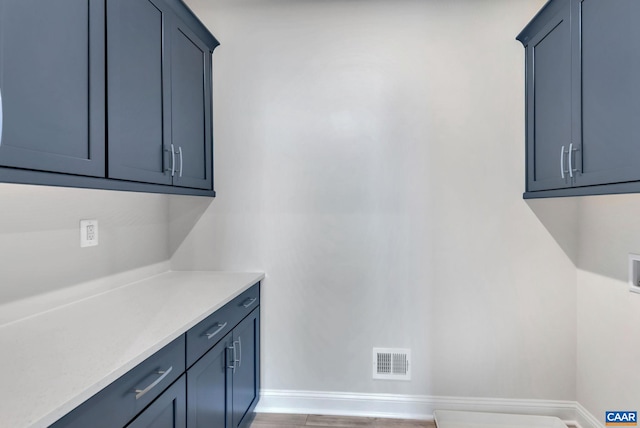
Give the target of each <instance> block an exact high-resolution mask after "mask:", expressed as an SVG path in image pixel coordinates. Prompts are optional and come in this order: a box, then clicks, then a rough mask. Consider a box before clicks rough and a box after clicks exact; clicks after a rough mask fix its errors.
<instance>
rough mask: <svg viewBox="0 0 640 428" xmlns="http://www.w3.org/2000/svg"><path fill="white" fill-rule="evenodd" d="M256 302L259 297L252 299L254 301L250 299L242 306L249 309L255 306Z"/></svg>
mask: <svg viewBox="0 0 640 428" xmlns="http://www.w3.org/2000/svg"><path fill="white" fill-rule="evenodd" d="M256 300H258V298H257V297H254V298H252V299H248V300H247V301H245V302H244V303H243V304H242V306H244V307H245V308H248V307H249V306H251V305H253V304H254V303H255V302H256Z"/></svg>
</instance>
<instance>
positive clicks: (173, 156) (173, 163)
mask: <svg viewBox="0 0 640 428" xmlns="http://www.w3.org/2000/svg"><path fill="white" fill-rule="evenodd" d="M164 151H165V152H168V151H169V150H167V149H165V150H164ZM165 171H171V176H172V177H173V176H174V175H176V154H175V152H174V150H173V144H172V145H171V168H167V169H165Z"/></svg>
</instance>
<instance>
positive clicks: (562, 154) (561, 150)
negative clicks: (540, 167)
mask: <svg viewBox="0 0 640 428" xmlns="http://www.w3.org/2000/svg"><path fill="white" fill-rule="evenodd" d="M565 153H566V152H565V151H564V146H562V148H560V176H561V177H562V179H563V180H564V154H565Z"/></svg>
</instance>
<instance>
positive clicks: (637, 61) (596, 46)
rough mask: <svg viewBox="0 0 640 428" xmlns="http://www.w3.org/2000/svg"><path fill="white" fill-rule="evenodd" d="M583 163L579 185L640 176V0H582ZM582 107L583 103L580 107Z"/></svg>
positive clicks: (578, 32) (577, 12)
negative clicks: (638, 47) (639, 166)
mask: <svg viewBox="0 0 640 428" xmlns="http://www.w3.org/2000/svg"><path fill="white" fill-rule="evenodd" d="M574 16H576V17H578V19H580V25H579V26H578V25H576V26H574V27H575V28H574V39H575V40H578V42H579V43H580V46H578V47H577V49H575V51H576V52H578V54H580V53H581V56H582V57H581V58H580V57H579V56H578V57H577V61H580V60H581V66H582V67H581V74H579V75H578V76H576V80H577V81H578V82H579V81H580V79H581V85H580V86H578V87H579V88H581V95H582V105H581V110H582V120H581V123H582V129H581V131H582V165H581V166H580V170H581V174H580V175H579V176H578V179H577V180H576V184H577V185H579V186H587V185H594V184H607V183H619V182H625V181H636V180H640V168H638V160H639V159H640V125H639V123H638V119H639V118H640V85H638V76H640V55H639V54H638V49H637V46H636V44H637V42H638V41H640V25H638V17H640V1H638V0H615V1H602V0H583V1H581V0H578V1H575V2H574ZM580 36H581V37H580ZM579 109H580V107H579V108H578V111H580V110H579Z"/></svg>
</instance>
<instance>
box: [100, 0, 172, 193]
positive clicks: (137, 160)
mask: <svg viewBox="0 0 640 428" xmlns="http://www.w3.org/2000/svg"><path fill="white" fill-rule="evenodd" d="M166 9H167V7H166V5H165V4H164V3H163V2H161V1H159V0H108V1H107V60H108V61H107V64H108V65H107V76H108V79H109V87H108V100H109V102H108V114H109V116H108V117H109V177H111V178H117V179H123V180H133V181H141V182H144V183H158V184H171V174H170V173H168V170H170V168H171V166H170V155H169V153H167V151H168V149H169V147H170V143H169V141H170V134H169V133H168V132H165V129H164V128H163V125H164V124H165V123H166V124H170V123H171V116H170V115H169V107H170V98H169V97H165V96H163V94H165V93H167V92H168V88H169V77H170V75H169V73H168V70H167V64H166V62H165V61H163V58H164V56H165V52H164V51H163V45H164V43H165V40H164V38H165V33H166V29H167V21H169V20H170V18H168V17H167V14H166Z"/></svg>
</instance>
